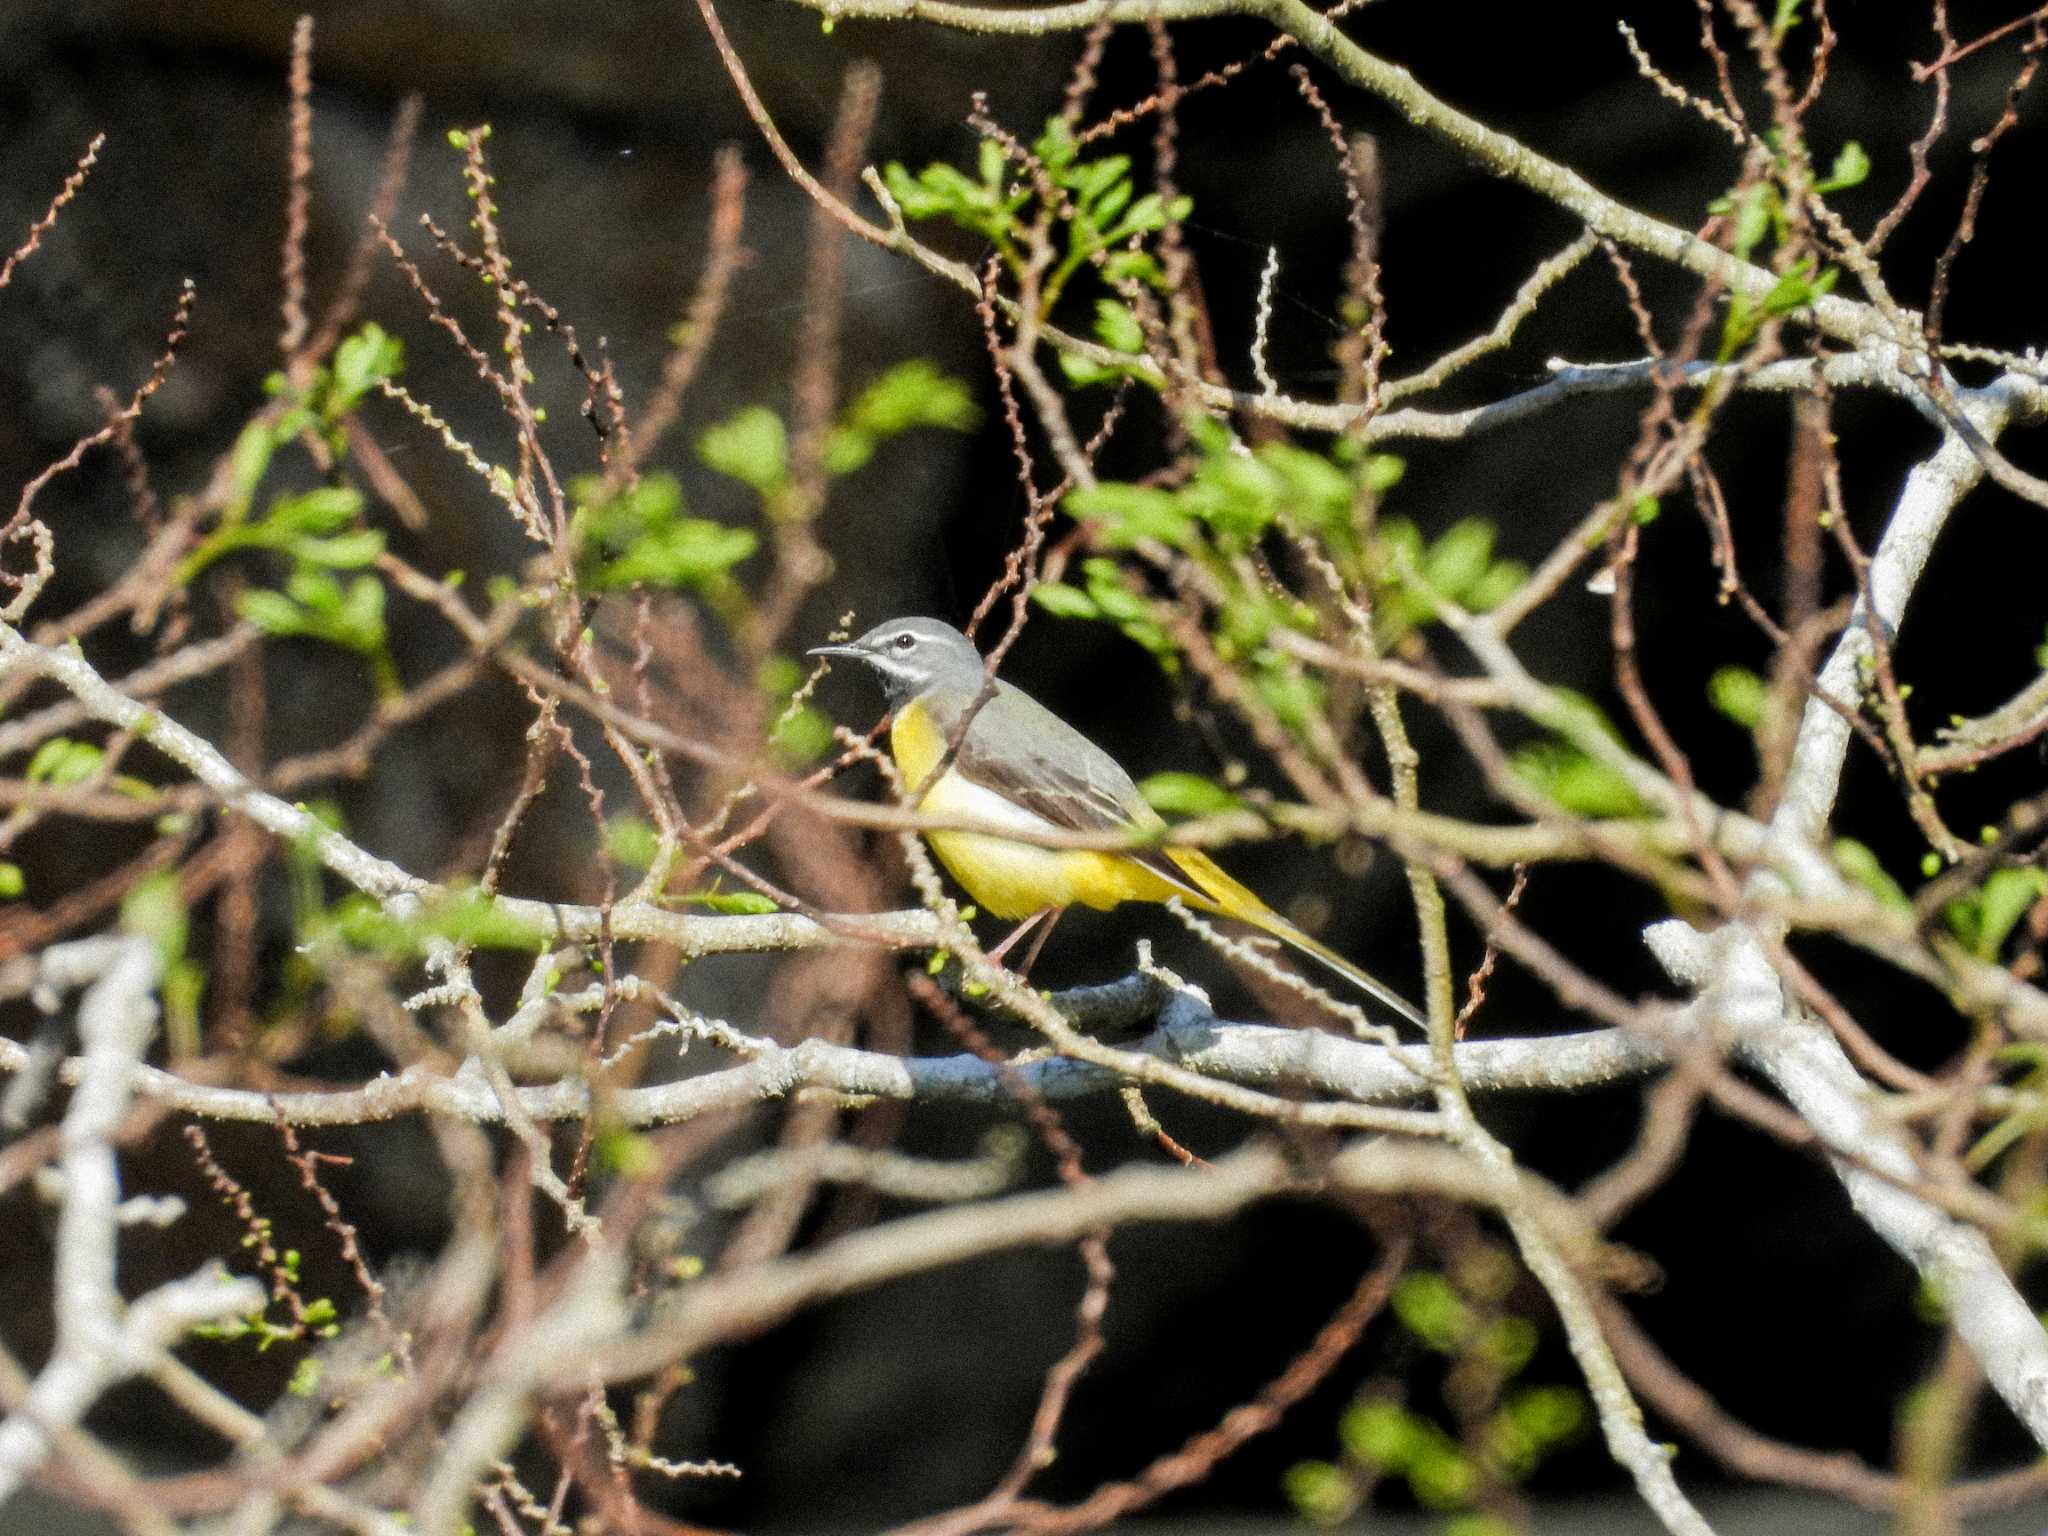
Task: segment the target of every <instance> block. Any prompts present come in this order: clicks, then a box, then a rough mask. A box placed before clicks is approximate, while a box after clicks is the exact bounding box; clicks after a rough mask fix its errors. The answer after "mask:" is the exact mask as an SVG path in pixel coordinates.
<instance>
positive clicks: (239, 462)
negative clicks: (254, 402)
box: [226, 421, 277, 523]
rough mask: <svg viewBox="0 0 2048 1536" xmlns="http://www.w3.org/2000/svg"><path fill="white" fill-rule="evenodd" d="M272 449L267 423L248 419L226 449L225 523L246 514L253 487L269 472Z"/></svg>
mask: <svg viewBox="0 0 2048 1536" xmlns="http://www.w3.org/2000/svg"><path fill="white" fill-rule="evenodd" d="M276 451H277V439H276V438H275V436H274V435H273V433H272V429H271V428H270V427H269V426H267V425H265V424H264V423H263V422H260V421H252V422H250V423H249V425H247V426H246V427H244V428H242V431H241V435H240V436H238V437H237V438H236V439H235V446H234V447H233V448H231V449H229V450H228V486H229V489H228V504H227V512H226V517H227V520H228V521H229V522H231V523H232V522H239V521H240V520H241V519H242V518H244V517H247V516H248V515H249V504H250V503H251V502H253V501H254V500H255V499H256V488H257V486H259V485H261V484H262V483H263V477H264V475H265V474H266V473H268V472H269V469H270V456H271V455H272V454H273V453H275V452H276Z"/></svg>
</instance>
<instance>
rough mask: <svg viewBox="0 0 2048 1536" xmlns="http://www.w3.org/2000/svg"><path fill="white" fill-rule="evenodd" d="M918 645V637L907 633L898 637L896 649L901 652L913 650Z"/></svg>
mask: <svg viewBox="0 0 2048 1536" xmlns="http://www.w3.org/2000/svg"><path fill="white" fill-rule="evenodd" d="M916 645H917V636H915V635H913V634H911V633H909V632H908V631H905V632H904V633H903V634H900V635H898V636H897V637H896V649H897V650H899V651H908V650H911V649H913V648H914V647H915V646H916Z"/></svg>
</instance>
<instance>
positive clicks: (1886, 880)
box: [1834, 837, 1913, 912]
mask: <svg viewBox="0 0 2048 1536" xmlns="http://www.w3.org/2000/svg"><path fill="white" fill-rule="evenodd" d="M1834 851H1835V863H1836V864H1838V865H1839V866H1841V870H1842V873H1843V874H1845V875H1847V876H1848V877H1849V878H1850V879H1851V880H1853V881H1855V882H1856V883H1857V884H1858V885H1860V886H1862V887H1863V888H1864V889H1865V890H1866V891H1868V892H1870V894H1871V895H1873V896H1875V897H1876V898H1877V899H1878V900H1879V901H1880V902H1882V903H1884V905H1885V906H1887V907H1889V908H1891V909H1892V910H1893V911H1894V912H1911V911H1912V910H1913V901H1912V898H1911V897H1909V896H1908V895H1907V894H1906V892H1905V888H1904V887H1903V886H1901V885H1900V884H1899V882H1898V881H1896V880H1894V879H1893V878H1892V877H1891V876H1890V875H1889V874H1887V873H1886V872H1885V867H1884V865H1883V864H1882V863H1881V862H1880V861H1879V859H1878V857H1877V855H1876V854H1875V853H1873V852H1871V851H1870V849H1869V848H1868V847H1866V846H1865V845H1864V844H1862V843H1859V842H1857V841H1856V839H1855V838H1853V837H1841V838H1837V839H1835V850H1834Z"/></svg>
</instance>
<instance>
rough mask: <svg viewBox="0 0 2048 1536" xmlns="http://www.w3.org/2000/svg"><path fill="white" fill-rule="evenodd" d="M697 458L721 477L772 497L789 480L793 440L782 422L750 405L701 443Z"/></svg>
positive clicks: (764, 409) (708, 432) (710, 431)
mask: <svg viewBox="0 0 2048 1536" xmlns="http://www.w3.org/2000/svg"><path fill="white" fill-rule="evenodd" d="M697 457H699V458H700V459H702V460H703V461H704V463H705V464H706V465H708V466H709V467H710V468H712V469H715V470H717V471H718V472H719V473H720V474H721V475H729V476H731V477H732V478H733V479H735V480H737V481H739V482H740V483H741V484H742V485H747V486H751V487H752V488H753V489H754V490H755V491H757V492H759V493H760V494H761V495H762V496H764V497H765V496H772V495H774V494H776V493H777V492H779V491H780V490H781V489H782V486H783V482H784V481H786V480H787V479H788V478H789V438H788V433H787V432H786V431H785V430H784V429H783V425H782V418H781V417H780V416H778V415H776V414H775V413H774V412H773V411H771V410H769V409H768V408H767V407H766V406H765V405H750V406H748V407H746V408H745V409H744V410H742V411H740V412H738V413H737V414H736V415H733V416H729V417H727V418H726V419H725V420H724V421H722V422H720V423H719V424H718V425H717V426H715V427H711V428H708V429H707V430H706V431H705V433H704V435H703V436H702V437H700V438H698V439H697Z"/></svg>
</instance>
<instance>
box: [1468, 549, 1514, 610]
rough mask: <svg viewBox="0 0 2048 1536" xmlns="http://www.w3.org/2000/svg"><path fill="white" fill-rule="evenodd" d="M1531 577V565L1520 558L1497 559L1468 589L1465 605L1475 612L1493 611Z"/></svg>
mask: <svg viewBox="0 0 2048 1536" xmlns="http://www.w3.org/2000/svg"><path fill="white" fill-rule="evenodd" d="M1528 579H1529V567H1527V566H1526V565H1524V564H1522V562H1521V561H1519V560H1496V561H1494V562H1493V564H1491V565H1489V566H1488V567H1487V568H1486V574H1485V575H1484V576H1482V577H1480V578H1479V579H1478V580H1477V581H1475V582H1474V583H1472V585H1471V586H1470V587H1469V588H1467V589H1466V592H1465V607H1466V608H1468V609H1469V610H1470V611H1472V612H1473V613H1491V612H1492V611H1493V610H1494V609H1496V608H1498V607H1499V606H1500V605H1501V604H1502V603H1504V602H1506V601H1507V600H1508V599H1509V598H1511V597H1513V596H1514V595H1515V594H1516V593H1517V592H1519V591H1520V590H1521V588H1522V583H1523V582H1525V581H1527V580H1528Z"/></svg>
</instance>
